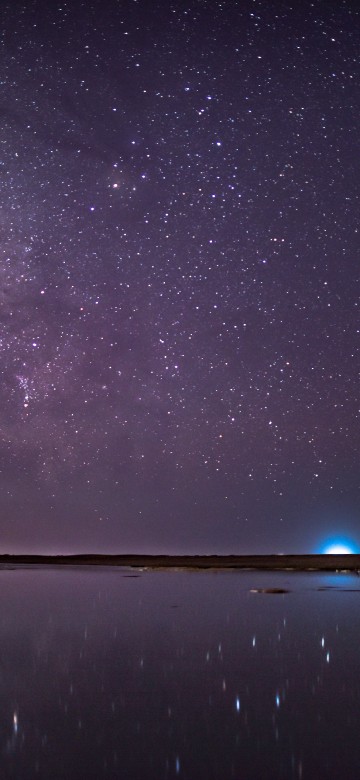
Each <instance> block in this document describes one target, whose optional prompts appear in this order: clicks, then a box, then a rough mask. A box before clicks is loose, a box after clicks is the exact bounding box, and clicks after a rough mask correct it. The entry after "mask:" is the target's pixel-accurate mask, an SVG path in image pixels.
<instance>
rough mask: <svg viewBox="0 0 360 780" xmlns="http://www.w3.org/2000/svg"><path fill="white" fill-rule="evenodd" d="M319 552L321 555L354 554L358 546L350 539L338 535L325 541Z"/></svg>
mask: <svg viewBox="0 0 360 780" xmlns="http://www.w3.org/2000/svg"><path fill="white" fill-rule="evenodd" d="M321 552H322V554H323V555H354V554H355V553H357V552H358V547H357V545H356V544H355V543H354V542H353V541H351V540H350V539H344V538H341V537H339V538H335V539H329V540H328V541H327V542H325V544H324V545H323V547H322V549H321Z"/></svg>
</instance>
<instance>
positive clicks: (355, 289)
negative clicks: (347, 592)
mask: <svg viewBox="0 0 360 780" xmlns="http://www.w3.org/2000/svg"><path fill="white" fill-rule="evenodd" d="M2 35H3V45H2V49H1V82H2V85H1V92H2V107H1V112H2V121H1V125H2V135H1V146H0V151H1V156H0V162H1V176H0V187H1V194H2V198H1V213H0V233H1V244H0V247H1V261H0V317H1V322H0V367H1V384H0V430H1V439H0V442H1V444H0V499H1V538H2V543H1V550H0V551H1V552H17V551H18V552H26V551H43V552H73V551H84V552H86V551H97V550H98V551H101V552H107V551H109V552H127V551H129V552H130V551H133V552H156V551H161V552H182V551H183V552H189V553H190V552H204V553H206V552H219V553H227V552H238V553H251V552H254V553H255V552H280V551H282V552H301V551H304V552H313V551H316V550H317V549H318V547H319V545H320V543H321V542H322V540H323V539H324V537H326V536H329V535H330V536H331V535H332V534H336V533H342V534H345V535H347V536H348V537H352V538H354V539H355V540H357V541H358V542H359V541H360V528H359V519H360V518H359V493H360V491H359V488H360V479H359V455H360V453H359V415H360V412H359V409H360V406H359V403H360V398H359V337H360V320H359V291H360V285H359V276H360V264H359V254H358V245H359V181H360V171H359V153H358V139H359V51H360V14H359V11H358V10H357V3H356V2H336V3H335V2H317V0H314V2H309V1H308V0H305V2H303V3H301V4H300V3H288V2H280V1H279V2H271V3H269V2H267V0H266V2H259V1H257V0H254V1H251V0H244V2H240V1H239V2H235V1H234V2H223V3H215V2H207V1H206V0H202V1H200V0H198V1H197V2H195V0H189V2H188V3H186V2H180V1H179V2H178V1H177V0H175V2H170V3H167V2H156V1H155V2H152V3H149V2H147V0H146V1H145V0H138V1H136V0H133V1H132V2H130V0H128V1H127V2H125V1H124V2H123V1H121V2H116V1H115V0H112V2H96V1H93V0H89V1H87V2H83V3H73V2H58V3H54V4H53V3H49V2H45V0H38V1H37V2H36V0H33V1H32V2H30V3H25V2H13V1H12V2H10V1H9V2H5V4H2Z"/></svg>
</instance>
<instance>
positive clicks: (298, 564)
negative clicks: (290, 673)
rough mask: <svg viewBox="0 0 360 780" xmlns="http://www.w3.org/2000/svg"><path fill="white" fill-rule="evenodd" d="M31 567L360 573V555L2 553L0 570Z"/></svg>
mask: <svg viewBox="0 0 360 780" xmlns="http://www.w3.org/2000/svg"><path fill="white" fill-rule="evenodd" d="M28 566H56V567H58V566H60V567H63V566H122V567H132V568H135V569H188V570H202V569H210V570H223V569H233V570H234V569H235V570H240V569H243V570H245V569H247V570H265V571H354V572H360V555H96V554H90V555H0V569H7V568H12V567H17V568H19V567H28Z"/></svg>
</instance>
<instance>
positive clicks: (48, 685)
mask: <svg viewBox="0 0 360 780" xmlns="http://www.w3.org/2000/svg"><path fill="white" fill-rule="evenodd" d="M134 574H136V572H134V571H132V572H131V571H125V570H120V569H111V570H109V569H107V570H91V571H84V570H67V571H61V570H36V569H35V570H31V571H29V570H28V571H25V570H16V571H2V572H0V583H1V590H0V593H1V596H0V599H1V611H0V686H1V687H0V693H1V696H0V751H1V752H0V776H1V777H2V778H20V777H21V778H27V779H29V780H31V778H52V779H53V780H57V779H59V780H60V779H62V778H64V779H65V778H66V780H74V779H75V778H96V779H97V780H101V778H114V780H115V778H116V779H119V778H121V779H122V780H137V779H138V778H139V779H140V778H141V780H161V778H164V780H166V779H169V780H171V778H183V779H184V780H195V778H196V780H203V779H204V780H205V778H206V780H226V778H234V779H236V780H240V778H242V779H244V780H252V778H254V780H255V778H256V780H259V778H261V779H262V780H263V779H266V778H269V780H270V779H271V780H274V779H275V778H284V780H285V778H286V779H287V778H300V779H301V778H304V780H308V779H310V778H311V779H312V778H321V779H322V780H323V779H325V778H329V780H330V779H331V780H332V779H333V778H340V777H344V776H348V777H358V776H360V747H359V740H358V724H359V716H360V682H359V679H360V677H359V665H360V662H359V652H358V647H359V640H360V621H359V613H360V579H359V578H358V577H355V576H350V575H344V574H339V575H329V574H290V573H289V574H288V573H286V574H283V573H274V574H272V573H250V572H243V573H229V572H227V573H216V574H213V573H204V572H202V573H198V574H196V573H191V574H190V573H185V572H142V573H141V575H140V576H133V575H134ZM129 575H131V576H129ZM267 589H272V590H278V591H289V592H285V593H280V592H277V593H266V592H265V591H266V590H267Z"/></svg>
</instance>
